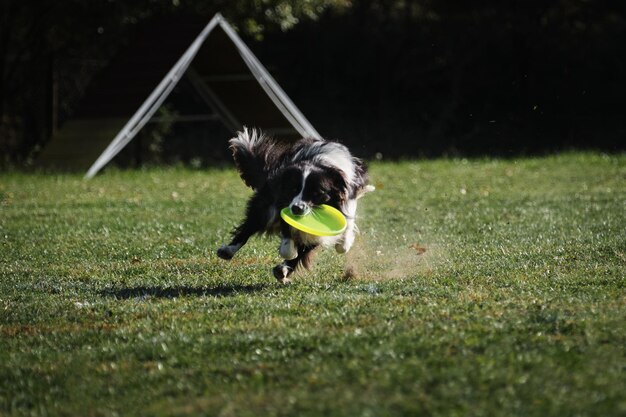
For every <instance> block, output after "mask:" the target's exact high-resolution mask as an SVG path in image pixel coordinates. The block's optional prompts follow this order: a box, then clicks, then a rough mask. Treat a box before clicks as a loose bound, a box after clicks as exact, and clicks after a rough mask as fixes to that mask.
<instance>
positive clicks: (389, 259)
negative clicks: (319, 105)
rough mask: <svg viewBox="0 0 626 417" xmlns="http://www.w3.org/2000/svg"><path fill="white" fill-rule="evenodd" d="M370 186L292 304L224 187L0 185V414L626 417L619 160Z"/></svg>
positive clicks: (146, 179) (438, 167) (243, 194)
mask: <svg viewBox="0 0 626 417" xmlns="http://www.w3.org/2000/svg"><path fill="white" fill-rule="evenodd" d="M371 176H372V182H373V183H374V184H375V185H376V186H377V188H378V190H377V191H376V192H375V193H372V194H368V195H367V196H366V197H365V198H364V199H363V200H362V201H361V206H360V208H361V210H360V218H359V222H358V223H359V226H360V229H361V234H360V236H359V238H358V240H357V244H356V247H355V248H354V250H353V251H352V252H351V253H350V254H349V256H348V257H347V258H344V257H342V256H339V255H337V254H334V253H333V252H331V251H324V252H321V253H320V254H319V256H318V260H317V263H316V265H315V267H314V270H313V271H311V272H306V273H303V274H300V275H299V276H298V277H297V278H296V279H295V282H294V284H293V285H291V286H288V287H284V286H281V285H279V284H277V283H276V282H275V280H274V279H273V278H272V277H271V273H270V269H271V267H272V266H273V265H275V263H277V262H278V260H279V259H278V255H277V250H276V249H277V245H278V242H277V241H274V240H267V239H264V238H257V239H253V240H251V241H250V243H249V245H247V246H246V247H245V248H244V249H242V251H241V252H239V253H238V254H237V256H236V258H235V259H233V260H232V261H231V262H225V261H222V260H220V259H217V257H216V256H214V253H213V252H214V249H215V248H217V247H218V246H219V245H220V244H222V243H224V242H225V241H226V239H227V238H228V234H229V232H230V230H231V229H232V227H233V226H234V225H236V223H237V222H238V221H239V220H240V217H241V215H242V213H243V210H244V206H245V201H246V198H247V196H248V195H249V191H248V190H247V189H246V188H245V187H244V186H243V184H242V183H241V181H240V180H239V178H238V176H237V174H236V173H235V172H234V171H232V170H210V171H191V170H182V169H168V170H164V171H156V170H148V171H139V172H120V171H109V172H107V173H105V174H104V175H101V176H99V177H97V178H95V179H94V180H92V181H83V180H82V179H81V176H80V175H76V176H73V175H44V174H22V173H8V174H1V176H0V415H47V414H52V415H116V414H117V415H136V414H141V415H146V414H148V415H202V414H205V415H226V416H229V415H232V416H242V415H243V416H245V415H298V416H301V415H316V416H317V415H346V416H348V415H349V416H352V415H460V416H461V415H462V416H466V415H507V416H508V415H519V416H547V415H553V416H564V415H598V416H609V415H610V416H612V415H621V414H626V397H625V396H624V392H626V378H625V375H626V374H625V372H626V351H625V349H624V346H626V326H624V323H626V295H625V294H626V293H625V292H624V288H625V279H624V277H625V275H626V210H625V208H626V157H625V156H604V155H597V154H576V153H572V154H565V155H560V156H553V157H545V158H532V159H518V160H469V161H466V160H460V159H459V160H435V161H417V162H400V163H384V162H379V163H375V164H373V166H372V167H371ZM346 269H348V270H349V271H350V273H348V274H346V273H345V271H346Z"/></svg>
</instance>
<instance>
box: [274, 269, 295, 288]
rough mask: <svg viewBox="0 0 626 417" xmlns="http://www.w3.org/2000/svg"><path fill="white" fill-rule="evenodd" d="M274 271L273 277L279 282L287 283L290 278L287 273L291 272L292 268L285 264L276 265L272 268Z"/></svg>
mask: <svg viewBox="0 0 626 417" xmlns="http://www.w3.org/2000/svg"><path fill="white" fill-rule="evenodd" d="M272 272H273V273H274V278H276V280H277V281H278V282H280V283H281V284H289V283H291V280H290V279H289V278H288V277H289V275H291V273H292V272H293V269H292V268H290V267H288V266H287V265H285V264H280V265H276V266H275V267H274V269H273V270H272Z"/></svg>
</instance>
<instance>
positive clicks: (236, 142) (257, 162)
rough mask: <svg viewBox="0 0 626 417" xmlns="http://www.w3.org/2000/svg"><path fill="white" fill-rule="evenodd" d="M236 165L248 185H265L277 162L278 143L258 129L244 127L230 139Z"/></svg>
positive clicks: (251, 186)
mask: <svg viewBox="0 0 626 417" xmlns="http://www.w3.org/2000/svg"><path fill="white" fill-rule="evenodd" d="M229 143H230V150H231V152H232V153H233V159H234V160H235V165H236V166H237V169H238V170H239V175H240V176H241V179H242V180H243V182H245V183H246V185H247V186H248V187H250V188H252V189H254V190H258V189H259V188H261V187H263V185H264V184H265V182H266V181H267V176H268V173H269V170H270V169H271V168H272V166H273V163H274V162H275V161H274V159H276V156H277V154H279V153H280V152H277V151H278V149H277V147H278V144H277V143H276V142H275V141H274V140H273V139H271V138H269V137H268V136H265V135H264V134H263V133H261V132H260V131H257V130H256V129H248V128H247V127H244V128H243V131H242V132H237V136H236V137H234V138H232V139H231V140H230V141H229Z"/></svg>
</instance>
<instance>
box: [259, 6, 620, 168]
mask: <svg viewBox="0 0 626 417" xmlns="http://www.w3.org/2000/svg"><path fill="white" fill-rule="evenodd" d="M625 10H626V5H622V3H619V4H618V2H611V1H589V0H561V1H539V0H526V1H523V2H522V1H504V2H503V1H491V0H483V1H478V2H463V1H454V0H437V1H435V0H430V1H428V0H426V1H419V2H408V1H406V2H401V1H385V0H362V1H359V2H355V4H354V7H353V8H352V9H351V10H349V11H348V12H347V13H343V14H341V15H337V14H334V15H328V16H327V17H326V18H324V19H321V21H320V22H317V23H315V25H309V24H304V25H301V26H299V27H297V28H296V29H295V30H294V31H292V32H290V33H288V34H285V35H274V36H272V37H271V39H270V41H269V42H266V43H265V44H264V49H263V52H262V55H263V59H264V60H265V61H266V62H274V63H275V66H276V67H280V68H285V69H288V71H289V73H286V72H285V73H283V74H282V78H281V82H282V83H283V84H284V85H285V87H286V88H287V89H288V92H290V94H292V97H293V98H294V100H296V102H297V103H302V107H303V110H304V111H305V114H307V115H308V116H309V117H310V118H311V119H312V121H313V122H314V124H315V125H316V127H317V128H318V129H319V130H320V131H321V132H323V134H325V135H328V136H334V137H337V138H341V139H342V140H344V141H346V142H349V144H350V145H352V146H355V147H359V146H360V147H361V148H362V153H365V154H367V155H373V154H374V153H377V152H379V153H381V154H383V155H384V156H394V157H401V156H406V155H440V154H442V153H448V154H455V153H458V154H464V155H467V154H486V153H490V154H493V153H497V154H501V155H508V154H520V153H536V152H545V151H554V150H558V149H570V148H596V149H604V150H616V149H624V148H625V147H626V140H625V138H626V122H625V120H624V117H623V115H624V114H626V52H625V51H626V49H625V48H624V47H625V46H626V18H625V17H626V13H625ZM275 45H282V46H283V48H282V50H277V49H276V47H275ZM296 50H303V51H304V55H295V54H290V53H289V51H296ZM302 80H307V82H302Z"/></svg>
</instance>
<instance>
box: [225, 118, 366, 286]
mask: <svg viewBox="0 0 626 417" xmlns="http://www.w3.org/2000/svg"><path fill="white" fill-rule="evenodd" d="M230 149H231V151H232V153H233V158H234V160H235V164H236V165H237V169H238V170H239V173H240V175H241V178H242V179H243V181H244V182H245V183H246V185H248V186H249V187H251V188H252V189H253V190H254V194H253V195H252V197H251V198H250V200H249V201H248V205H247V209H246V217H245V219H244V221H243V222H242V223H241V224H240V225H239V226H238V227H237V228H236V229H235V230H234V232H233V237H232V240H231V242H230V243H229V244H228V245H224V246H222V247H221V248H219V249H218V250H217V255H218V256H219V257H220V258H222V259H231V258H232V257H233V256H234V255H235V253H236V252H237V251H238V250H239V249H241V247H242V246H243V245H245V244H246V242H247V241H248V239H249V238H250V237H251V236H252V235H254V234H256V233H268V234H278V235H280V236H281V238H282V240H281V245H280V249H279V253H280V255H281V257H283V258H284V259H285V261H284V262H283V263H281V264H279V265H277V266H276V267H275V268H274V269H273V273H274V276H275V277H276V279H278V280H279V281H281V282H288V277H289V276H290V275H291V274H292V273H293V272H294V271H295V270H296V269H297V268H298V267H300V266H303V267H305V268H307V269H308V268H310V266H311V261H312V257H313V253H314V251H315V249H316V248H317V247H319V246H320V245H321V246H328V245H333V244H334V245H335V248H336V250H337V251H338V252H340V253H345V252H347V251H348V250H350V247H351V246H352V243H353V242H354V233H355V227H356V225H355V223H354V222H355V217H356V207H357V199H358V198H360V197H361V196H362V195H363V194H365V193H366V192H368V191H372V190H373V189H374V187H372V186H370V185H368V184H367V182H368V174H367V168H366V166H365V164H364V163H363V162H362V161H361V160H360V159H358V158H355V157H353V156H352V155H351V154H350V152H349V151H348V149H347V148H346V147H345V146H344V145H341V144H339V143H337V142H332V141H326V140H322V139H300V140H299V141H297V142H295V143H293V144H285V143H282V142H278V141H275V140H273V139H271V138H269V137H267V136H265V135H263V134H261V133H260V132H257V131H255V130H252V131H249V130H248V129H245V128H244V131H243V132H239V133H238V136H237V137H235V138H233V139H231V140H230ZM320 204H327V205H330V206H332V207H335V208H337V209H339V210H340V211H341V212H342V213H343V214H344V216H345V217H346V219H347V223H348V225H347V227H346V230H345V231H344V232H343V233H342V234H341V235H339V236H334V237H319V236H313V235H310V234H306V233H304V232H301V231H299V230H297V229H294V228H293V227H291V226H289V225H288V224H287V223H285V222H284V221H283V220H282V219H281V217H280V210H281V209H283V208H284V207H290V208H291V211H292V212H293V213H294V214H307V213H308V212H309V211H310V210H311V209H312V208H313V207H315V206H318V205H320Z"/></svg>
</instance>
